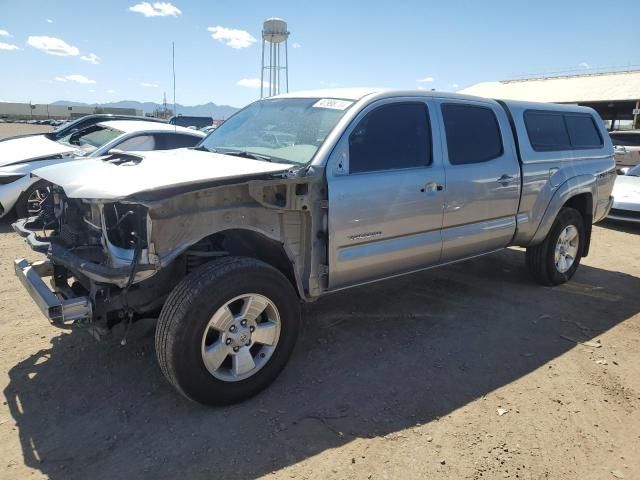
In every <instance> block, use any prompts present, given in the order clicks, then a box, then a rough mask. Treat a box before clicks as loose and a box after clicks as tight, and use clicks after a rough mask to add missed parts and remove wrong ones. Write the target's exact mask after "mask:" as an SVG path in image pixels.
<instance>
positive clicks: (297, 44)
mask: <svg viewBox="0 0 640 480" xmlns="http://www.w3.org/2000/svg"><path fill="white" fill-rule="evenodd" d="M291 47H292V48H302V45H300V44H299V43H298V42H293V45H291Z"/></svg>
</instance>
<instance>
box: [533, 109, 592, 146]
mask: <svg viewBox="0 0 640 480" xmlns="http://www.w3.org/2000/svg"><path fill="white" fill-rule="evenodd" d="M530 114H544V115H557V116H559V117H561V118H562V124H563V125H564V130H565V133H566V134H567V139H568V140H569V144H568V145H566V146H564V145H563V146H562V148H556V147H548V148H547V147H542V148H541V147H540V146H536V145H534V144H533V142H532V141H531V134H530V133H529V121H528V118H527V117H528V116H529V115H530ZM570 116H571V117H588V118H589V119H590V120H591V123H592V124H593V127H594V128H595V130H596V133H597V134H598V138H599V139H600V145H594V146H591V147H587V146H584V147H579V146H575V145H573V143H572V142H571V135H570V134H569V125H567V119H566V117H570ZM522 118H523V120H524V129H525V131H526V133H527V140H529V145H531V148H532V149H533V150H534V151H535V152H569V151H574V150H600V149H601V148H603V147H604V138H602V133H601V132H600V129H599V128H598V125H597V124H596V122H595V119H594V118H593V115H591V114H589V113H582V112H569V111H563V110H540V109H527V110H525V111H524V112H523V113H522Z"/></svg>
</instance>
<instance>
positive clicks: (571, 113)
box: [14, 90, 615, 404]
mask: <svg viewBox="0 0 640 480" xmlns="http://www.w3.org/2000/svg"><path fill="white" fill-rule="evenodd" d="M567 150H572V152H573V153H572V155H567V154H566V151H567ZM613 155H614V153H613V146H612V145H611V141H610V140H609V138H608V136H607V132H606V129H605V128H604V125H603V123H602V120H601V119H600V118H599V116H598V115H597V113H596V112H595V111H594V110H592V109H589V108H584V107H577V106H572V105H551V104H533V103H525V102H514V101H509V102H497V101H494V100H489V99H483V98H477V97H469V96H464V95H456V94H446V93H441V92H423V91H377V90H355V91H354V90H329V91H320V92H307V93H296V94H287V95H282V96H278V97H273V98H269V99H265V100H261V101H258V102H255V103H253V104H251V105H249V106H248V107H246V108H245V109H243V110H241V111H240V112H238V113H236V114H235V115H233V116H232V117H231V118H229V119H228V120H227V121H226V122H225V123H224V124H222V125H221V126H220V127H218V128H217V129H216V130H215V131H213V132H212V133H210V134H209V135H208V136H207V137H206V138H205V139H204V140H203V141H202V143H201V144H199V145H198V146H197V147H196V148H193V149H181V150H173V151H166V152H148V153H140V154H138V153H135V154H128V155H114V156H113V157H112V158H111V159H110V160H109V161H107V162H105V161H103V160H100V159H89V160H86V161H82V162H77V163H75V164H73V165H72V164H64V165H57V166H53V167H47V168H44V169H40V170H37V171H35V172H34V175H37V176H38V177H40V178H42V179H44V180H46V181H47V182H50V183H51V184H53V185H54V186H53V196H52V200H53V201H52V205H51V206H50V209H47V210H46V211H45V218H46V221H47V224H48V225H49V231H47V232H46V233H45V234H42V233H40V231H39V230H37V229H33V228H32V227H31V225H30V220H28V219H27V220H23V221H19V222H17V223H15V224H14V229H15V230H16V231H17V232H18V233H20V234H21V235H23V236H25V237H26V238H27V241H28V243H29V244H30V245H31V246H32V247H33V248H34V249H36V250H39V251H42V252H45V253H46V254H47V260H46V261H43V262H35V263H29V262H27V261H26V260H24V259H18V260H16V262H15V270H16V275H17V276H18V278H19V279H20V281H21V282H22V284H23V285H24V287H25V289H26V290H27V291H28V292H29V293H30V294H31V296H32V297H33V299H34V301H35V302H36V303H37V304H38V305H39V307H40V308H41V310H42V312H43V313H44V314H45V315H46V317H47V318H48V319H49V320H50V322H51V323H52V324H54V325H57V326H62V327H66V326H76V327H82V326H86V327H89V328H91V330H92V331H98V332H103V331H104V332H106V331H108V330H109V329H110V328H111V327H112V326H114V325H115V324H117V323H121V322H125V323H128V322H132V321H135V320H136V319H138V318H141V317H150V316H155V315H156V314H157V313H158V312H159V319H158V324H157V328H156V352H157V357H158V361H159V364H160V367H161V369H162V371H163V373H164V375H165V376H166V378H167V379H168V380H169V381H170V382H171V383H172V384H173V385H174V386H175V387H176V389H177V390H178V391H180V392H181V393H182V394H184V395H185V396H187V397H188V398H190V399H192V400H196V401H198V402H202V403H205V404H227V403H233V402H237V401H240V400H243V399H246V398H248V397H250V396H252V395H254V394H256V393H257V392H259V391H260V390H262V389H263V388H265V387H266V386H267V385H269V384H270V383H271V382H272V381H273V380H274V379H275V378H276V377H277V375H278V374H279V373H280V372H281V371H282V369H283V368H284V366H285V364H286V362H287V360H288V358H289V357H290V355H291V352H292V351H293V348H294V345H295V341H296V338H297V335H298V331H299V329H300V302H302V301H312V300H314V299H316V298H318V297H320V296H322V295H326V294H328V293H330V292H335V291H338V290H341V289H345V288H348V287H354V286H357V285H362V284H364V283H368V282H373V281H377V280H382V279H385V278H390V277H394V276H398V275H402V274H407V273H411V272H415V271H418V270H422V269H426V268H431V267H435V266H439V265H443V264H448V263H451V262H456V261H461V260H465V259H468V258H474V257H477V256H478V255H481V254H486V253H491V252H495V251H496V250H499V249H501V248H505V247H508V246H510V245H517V246H523V247H526V248H527V254H526V260H527V266H528V268H529V270H530V271H531V273H532V276H533V278H534V279H535V280H536V281H538V282H539V283H541V284H544V285H558V284H561V283H564V282H566V281H568V280H569V279H571V277H572V276H573V275H574V273H575V272H576V270H577V269H578V266H579V264H580V259H581V258H582V257H584V256H586V255H587V254H588V252H589V245H590V238H591V225H592V224H593V223H594V222H597V221H599V220H601V219H602V218H604V217H605V216H606V215H607V213H608V211H609V209H610V207H611V203H612V199H611V197H610V194H611V189H612V187H613V181H614V177H615V162H614V159H613ZM45 278H48V279H49V280H50V285H47V284H46V283H45V281H44V279H45ZM425 308H427V307H425Z"/></svg>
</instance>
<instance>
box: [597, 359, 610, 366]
mask: <svg viewBox="0 0 640 480" xmlns="http://www.w3.org/2000/svg"><path fill="white" fill-rule="evenodd" d="M596 363H597V364H598V365H607V360H606V359H604V358H601V359H600V360H596Z"/></svg>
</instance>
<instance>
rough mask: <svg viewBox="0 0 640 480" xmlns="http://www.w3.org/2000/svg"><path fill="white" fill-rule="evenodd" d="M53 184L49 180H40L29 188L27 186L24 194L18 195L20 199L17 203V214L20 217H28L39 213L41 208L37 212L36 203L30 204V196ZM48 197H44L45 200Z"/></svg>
mask: <svg viewBox="0 0 640 480" xmlns="http://www.w3.org/2000/svg"><path fill="white" fill-rule="evenodd" d="M50 186H51V184H50V183H49V182H45V181H44V180H39V181H37V182H36V183H34V184H32V185H31V186H30V187H29V188H27V189H26V190H25V191H24V192H22V194H21V195H20V196H19V197H18V201H17V202H16V205H15V211H16V216H17V217H18V218H27V217H33V216H35V215H38V213H39V210H38V211H37V212H36V211H35V209H34V208H33V207H34V205H31V206H30V200H29V199H30V198H31V196H32V195H34V194H36V193H37V192H38V191H40V192H43V191H46V190H47V189H48V187H50ZM45 199H46V197H44V198H43V199H42V201H44V200H45Z"/></svg>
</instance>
